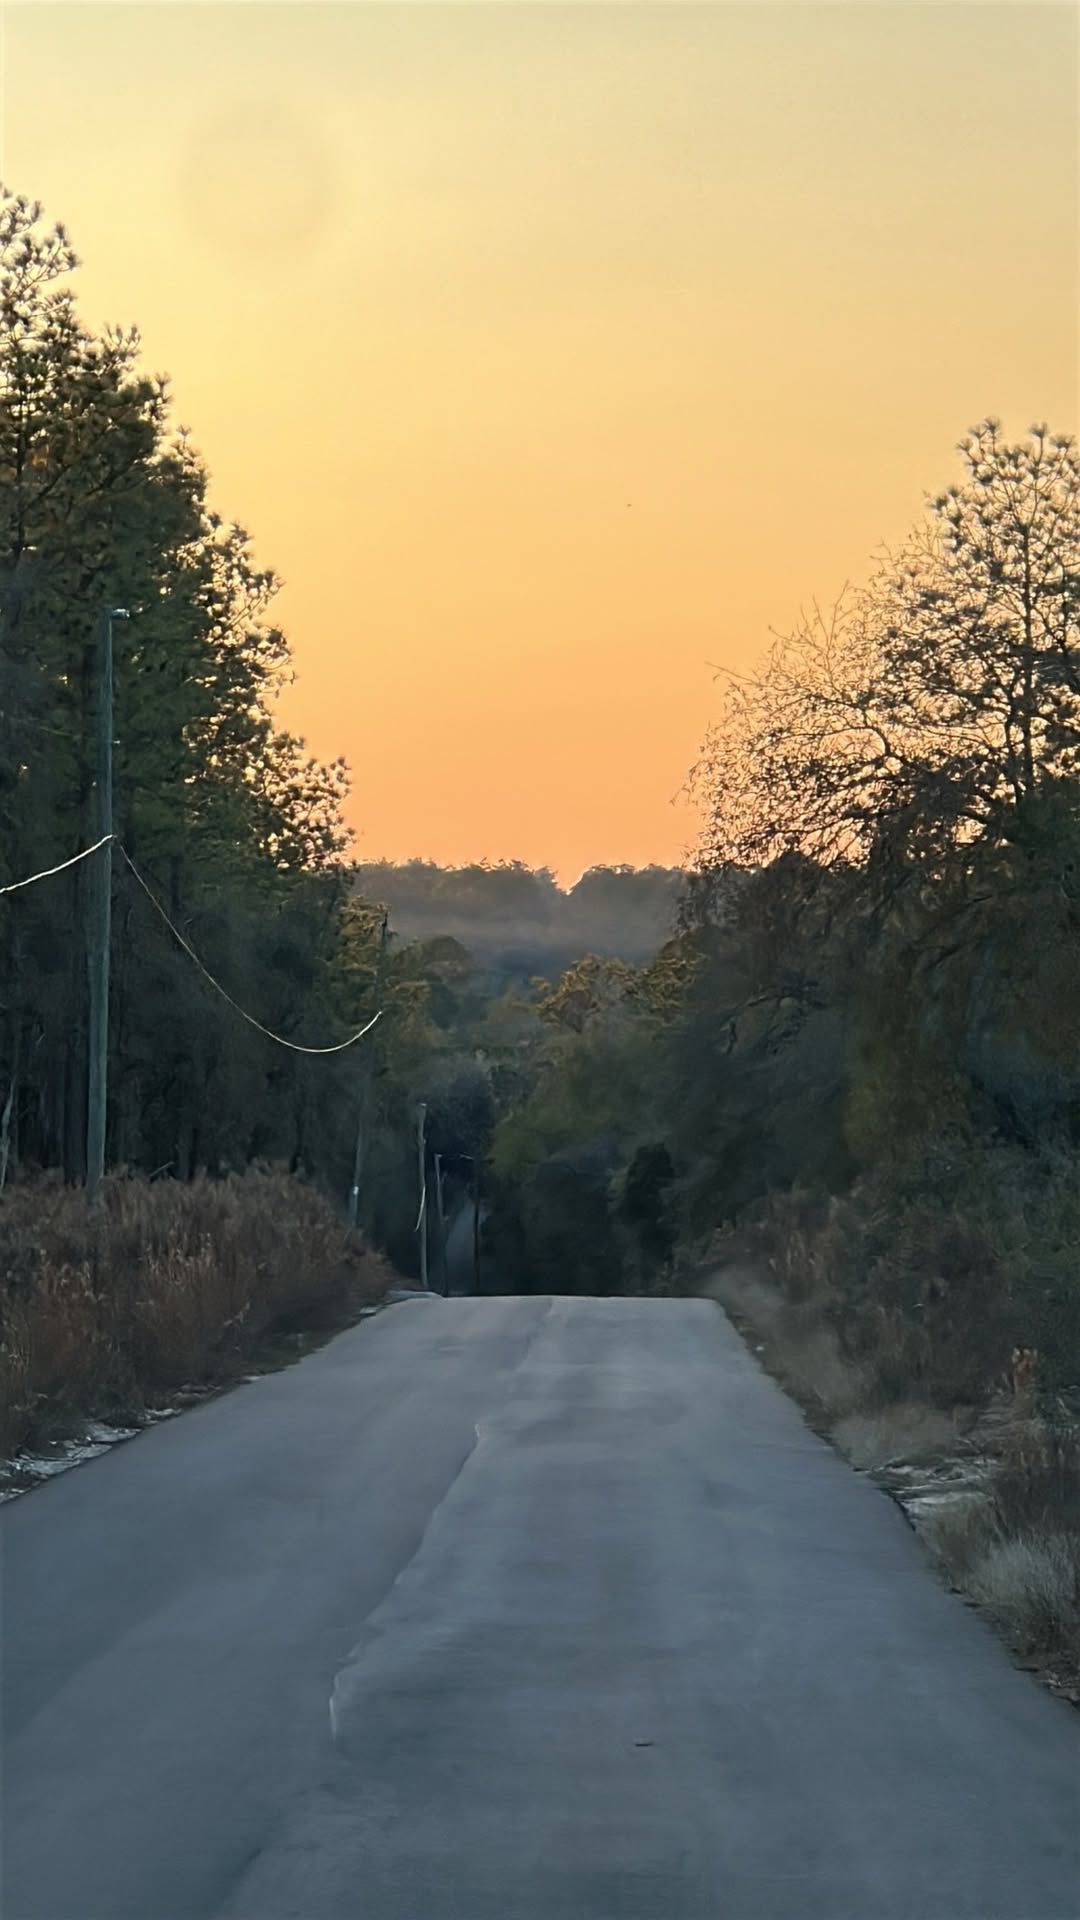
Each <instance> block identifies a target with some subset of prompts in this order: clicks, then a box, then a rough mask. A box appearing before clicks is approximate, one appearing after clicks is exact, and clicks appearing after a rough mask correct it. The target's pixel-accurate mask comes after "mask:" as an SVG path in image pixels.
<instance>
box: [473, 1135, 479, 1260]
mask: <svg viewBox="0 0 1080 1920" xmlns="http://www.w3.org/2000/svg"><path fill="white" fill-rule="evenodd" d="M479 1291H480V1161H479V1159H476V1160H474V1161H473V1292H474V1293H479Z"/></svg>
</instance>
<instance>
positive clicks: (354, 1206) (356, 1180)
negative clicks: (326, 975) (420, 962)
mask: <svg viewBox="0 0 1080 1920" xmlns="http://www.w3.org/2000/svg"><path fill="white" fill-rule="evenodd" d="M389 926H390V921H389V915H387V914H385V913H384V914H383V917H382V926H381V927H380V929H379V950H378V953H377V954H376V956H375V989H374V999H375V1005H376V1007H377V1006H378V1004H379V989H380V987H381V986H382V971H383V959H384V957H385V954H386V942H387V938H388V935H389ZM374 1044H375V1043H374V1042H372V1043H371V1045H369V1046H367V1047H365V1048H364V1050H363V1053H362V1055H361V1060H360V1100H359V1105H358V1108H357V1113H356V1146H355V1148H354V1151H353V1175H352V1186H351V1187H350V1188H349V1225H350V1227H355V1225H356V1223H357V1220H358V1218H359V1214H360V1176H361V1174H362V1173H363V1170H364V1147H365V1136H366V1132H367V1120H368V1104H369V1102H370V1099H371V1066H372V1053H371V1046H372V1045H374Z"/></svg>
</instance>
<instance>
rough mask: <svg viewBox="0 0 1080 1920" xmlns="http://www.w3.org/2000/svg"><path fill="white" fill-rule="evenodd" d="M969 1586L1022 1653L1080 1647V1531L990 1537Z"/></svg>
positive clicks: (969, 1574)
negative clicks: (1021, 1536) (1022, 1536)
mask: <svg viewBox="0 0 1080 1920" xmlns="http://www.w3.org/2000/svg"><path fill="white" fill-rule="evenodd" d="M965 1586H966V1588H967V1591H968V1592H969V1593H970V1594H971V1596H972V1598H973V1599H975V1600H977V1601H978V1602H979V1605H980V1606H981V1607H982V1608H983V1610H984V1612H985V1613H987V1614H988V1616H989V1617H990V1619H991V1620H993V1621H994V1622H995V1624H996V1625H997V1626H999V1627H1000V1628H1001V1629H1002V1631H1003V1632H1004V1633H1006V1634H1007V1635H1008V1636H1009V1638H1010V1640H1012V1641H1013V1642H1014V1643H1015V1644H1016V1646H1017V1647H1018V1648H1019V1650H1020V1651H1021V1652H1023V1653H1032V1654H1049V1655H1055V1654H1057V1653H1058V1651H1059V1650H1060V1649H1061V1648H1062V1647H1066V1646H1067V1647H1071V1648H1073V1649H1074V1650H1076V1649H1077V1648H1078V1647H1080V1534H1075V1533H1071V1534H1069V1533H1048V1534H1043V1535H1039V1536H1032V1535H1029V1536H1027V1537H1026V1538H1016V1537H1014V1538H1012V1539H1004V1540H1001V1539H996V1540H991V1541H989V1542H988V1544H987V1545H986V1547H985V1548H984V1550H983V1552H982V1553H981V1554H980V1555H979V1557H978V1558H977V1559H976V1560H975V1562H974V1564H973V1566H972V1567H971V1569H970V1572H969V1573H968V1576H967V1579H966V1581H965Z"/></svg>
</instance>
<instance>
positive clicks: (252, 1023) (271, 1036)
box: [117, 841, 382, 1054]
mask: <svg viewBox="0 0 1080 1920" xmlns="http://www.w3.org/2000/svg"><path fill="white" fill-rule="evenodd" d="M117 845H118V846H119V847H120V852H121V854H122V855H123V857H124V859H125V860H126V861H127V864H128V866H129V867H130V868H131V871H132V873H133V874H134V875H135V878H136V880H137V881H138V883H139V885H140V887H141V888H142V890H143V892H144V893H145V895H146V897H147V899H148V900H149V901H150V904H151V906H153V907H155V908H156V910H157V912H158V913H159V914H160V915H161V918H162V919H163V920H164V922H165V925H166V926H167V927H168V929H169V932H170V933H171V934H172V936H173V939H174V940H175V941H176V942H177V943H178V945H179V946H181V947H183V949H184V952H185V953H186V954H187V955H188V958H189V959H191V960H194V962H195V965H196V966H197V967H198V969H199V972H200V973H201V974H202V975H203V978H204V979H206V980H208V981H209V982H210V985H211V986H212V987H213V989H214V991H215V993H220V995H221V997H222V999H223V1000H227V1001H228V1003H229V1005H230V1007H231V1008H232V1010H233V1012H234V1013H238V1014H239V1015H240V1018H241V1020H246V1021H247V1023H248V1025H249V1027H254V1028H255V1029H256V1032H258V1033H261V1034H265V1036H266V1038H267V1039H268V1040H273V1041H275V1042H276V1044H277V1045H278V1046H279V1047H287V1048H288V1049H289V1052H290V1053H313V1054H326V1053H344V1052H345V1050H346V1048H348V1047H353V1046H355V1045H356V1042H357V1041H358V1040H362V1039H363V1037H364V1035H365V1033H370V1032H371V1029H372V1027H373V1026H374V1025H375V1022H376V1020H381V1019H382V1009H381V1008H380V1009H379V1012H378V1013H377V1014H375V1015H374V1017H373V1018H372V1019H371V1020H369V1021H368V1023H367V1025H366V1026H364V1027H361V1028H360V1030H359V1032H358V1033H353V1034H350V1035H349V1038H348V1039H347V1040H339V1041H338V1043H337V1045H336V1046H333V1047H301V1046H299V1045H298V1044H297V1042H296V1041H295V1040H286V1039H285V1037H284V1035H283V1034H280V1033H274V1032H273V1031H272V1030H271V1028H269V1027H264V1026H263V1023H262V1021H261V1020H256V1018H255V1016H254V1014H251V1013H248V1012H247V1010H246V1008H244V1007H242V1006H241V1005H240V1002H239V1001H238V1000H234V999H233V997H232V994H231V993H229V992H228V991H227V989H226V988H225V987H223V986H222V984H221V982H220V980H215V978H214V976H213V974H212V973H211V972H210V969H209V967H207V966H204V964H203V962H202V961H201V960H200V958H199V956H198V954H197V953H196V951H195V949H194V947H192V946H189V944H188V942H187V941H186V940H185V938H184V936H183V934H182V933H181V932H180V929H179V928H178V927H176V926H174V925H173V923H172V921H171V920H170V918H169V916H168V914H167V913H166V911H165V909H164V907H163V906H162V904H161V901H160V900H159V899H158V897H157V895H156V893H154V892H153V890H152V889H151V888H150V887H149V886H148V885H147V883H146V881H145V880H144V879H143V877H142V874H141V873H140V872H139V869H138V867H137V866H136V865H135V862H134V860H133V859H132V857H131V855H130V853H129V852H128V850H127V848H126V847H125V846H123V845H121V843H120V842H119V841H118V842H117Z"/></svg>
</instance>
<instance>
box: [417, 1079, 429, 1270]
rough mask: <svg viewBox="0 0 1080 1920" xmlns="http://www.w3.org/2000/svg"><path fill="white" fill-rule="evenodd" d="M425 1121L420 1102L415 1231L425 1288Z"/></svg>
mask: <svg viewBox="0 0 1080 1920" xmlns="http://www.w3.org/2000/svg"><path fill="white" fill-rule="evenodd" d="M426 1120H427V1107H426V1106H425V1104H424V1102H423V1101H422V1100H421V1102H420V1104H419V1106H418V1107H417V1109H416V1144H417V1153H418V1157H419V1172H420V1212H419V1215H418V1217H417V1221H416V1230H417V1232H418V1233H419V1235H420V1285H421V1286H422V1287H423V1288H425V1289H426V1288H427V1283H428V1277H427V1143H426V1140H425V1138H424V1125H425V1122H426Z"/></svg>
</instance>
